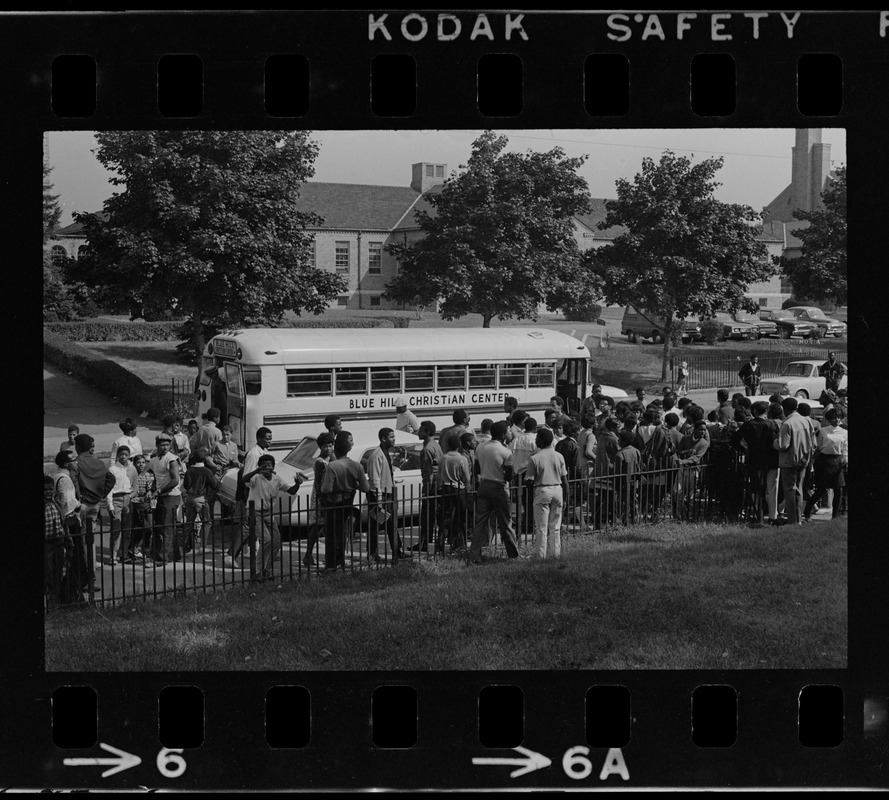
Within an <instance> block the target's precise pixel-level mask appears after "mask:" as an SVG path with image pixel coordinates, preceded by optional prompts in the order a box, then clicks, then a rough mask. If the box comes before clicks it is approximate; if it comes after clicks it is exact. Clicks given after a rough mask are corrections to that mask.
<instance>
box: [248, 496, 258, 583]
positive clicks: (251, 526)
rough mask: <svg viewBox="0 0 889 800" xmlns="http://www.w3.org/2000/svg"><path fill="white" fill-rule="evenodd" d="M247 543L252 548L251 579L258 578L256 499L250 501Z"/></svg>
mask: <svg viewBox="0 0 889 800" xmlns="http://www.w3.org/2000/svg"><path fill="white" fill-rule="evenodd" d="M247 531H248V533H247V545H248V547H249V548H250V580H254V579H255V578H256V501H254V500H251V501H250V502H249V503H248V510H247Z"/></svg>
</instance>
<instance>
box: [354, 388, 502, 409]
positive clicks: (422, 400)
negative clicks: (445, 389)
mask: <svg viewBox="0 0 889 800" xmlns="http://www.w3.org/2000/svg"><path fill="white" fill-rule="evenodd" d="M505 399H506V392H454V393H453V394H409V395H407V401H408V404H409V405H410V408H412V409H418V408H432V407H434V406H454V407H455V408H459V407H460V406H465V405H467V403H469V404H472V405H477V404H480V403H486V404H487V403H502V402H503V401H504V400H505ZM395 400H396V398H395V397H355V398H352V399H351V400H349V410H355V409H369V408H395Z"/></svg>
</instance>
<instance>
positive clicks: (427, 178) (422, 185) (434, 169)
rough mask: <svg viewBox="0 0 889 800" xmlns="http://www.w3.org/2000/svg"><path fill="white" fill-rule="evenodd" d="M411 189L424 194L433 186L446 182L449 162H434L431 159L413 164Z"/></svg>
mask: <svg viewBox="0 0 889 800" xmlns="http://www.w3.org/2000/svg"><path fill="white" fill-rule="evenodd" d="M411 169H412V172H411V189H413V190H414V191H415V192H419V193H420V194H423V192H426V191H428V190H429V189H431V188H432V187H433V186H437V185H438V184H440V183H444V182H445V177H446V176H447V172H448V165H447V164H432V163H431V162H429V161H421V162H420V163H418V164H412V165H411Z"/></svg>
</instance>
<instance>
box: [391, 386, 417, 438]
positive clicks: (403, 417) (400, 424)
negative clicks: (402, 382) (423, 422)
mask: <svg viewBox="0 0 889 800" xmlns="http://www.w3.org/2000/svg"><path fill="white" fill-rule="evenodd" d="M395 413H396V414H398V416H397V417H396V419H395V430H397V431H407V432H408V433H419V431H420V420H418V419H417V415H416V414H414V412H413V411H411V410H410V409H409V408H408V407H407V398H406V397H405V396H404V395H400V396H399V397H397V398H396V399H395Z"/></svg>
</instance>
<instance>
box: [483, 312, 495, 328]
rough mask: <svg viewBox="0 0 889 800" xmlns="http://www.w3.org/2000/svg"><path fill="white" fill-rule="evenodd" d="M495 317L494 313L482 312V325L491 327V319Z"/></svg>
mask: <svg viewBox="0 0 889 800" xmlns="http://www.w3.org/2000/svg"><path fill="white" fill-rule="evenodd" d="M493 318H494V315H493V314H482V327H483V328H490V327H491V320H492V319H493Z"/></svg>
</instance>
